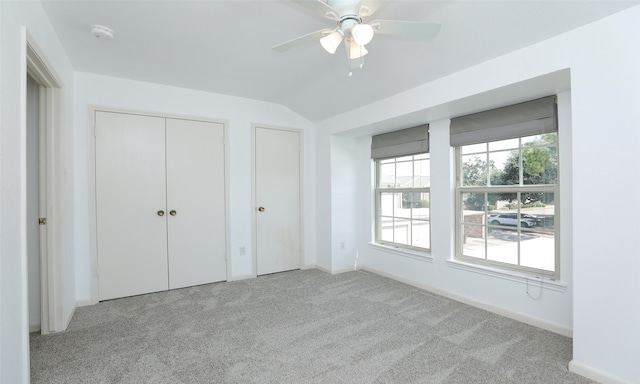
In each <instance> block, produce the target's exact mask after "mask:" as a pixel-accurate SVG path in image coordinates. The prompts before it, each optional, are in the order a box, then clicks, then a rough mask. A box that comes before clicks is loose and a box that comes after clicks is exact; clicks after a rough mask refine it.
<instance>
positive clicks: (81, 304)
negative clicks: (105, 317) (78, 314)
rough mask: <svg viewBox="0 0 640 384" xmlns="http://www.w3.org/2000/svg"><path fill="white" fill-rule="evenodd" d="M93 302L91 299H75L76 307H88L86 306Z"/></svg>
mask: <svg viewBox="0 0 640 384" xmlns="http://www.w3.org/2000/svg"><path fill="white" fill-rule="evenodd" d="M94 304H96V303H94V302H93V301H91V300H79V301H76V308H80V307H88V306H90V305H94ZM74 311H75V308H74Z"/></svg>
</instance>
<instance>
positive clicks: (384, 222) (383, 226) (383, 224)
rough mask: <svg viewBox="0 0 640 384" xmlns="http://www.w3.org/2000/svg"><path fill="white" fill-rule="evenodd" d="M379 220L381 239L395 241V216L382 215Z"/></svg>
mask: <svg viewBox="0 0 640 384" xmlns="http://www.w3.org/2000/svg"><path fill="white" fill-rule="evenodd" d="M379 220H380V221H379V223H380V224H379V225H380V240H381V241H388V242H393V217H381V218H380V219H379Z"/></svg>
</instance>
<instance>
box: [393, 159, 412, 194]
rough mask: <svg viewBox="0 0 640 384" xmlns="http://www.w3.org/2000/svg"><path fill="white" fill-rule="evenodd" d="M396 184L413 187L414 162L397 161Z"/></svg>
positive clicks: (401, 186)
mask: <svg viewBox="0 0 640 384" xmlns="http://www.w3.org/2000/svg"><path fill="white" fill-rule="evenodd" d="M396 186H397V187H398V188H413V162H412V161H407V162H404V163H396Z"/></svg>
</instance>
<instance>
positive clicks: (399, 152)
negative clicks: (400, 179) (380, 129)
mask: <svg viewBox="0 0 640 384" xmlns="http://www.w3.org/2000/svg"><path fill="white" fill-rule="evenodd" d="M427 152H429V124H425V125H420V126H418V127H413V128H407V129H402V130H400V131H393V132H389V133H383V134H381V135H375V136H373V137H372V138H371V158H373V159H376V160H378V159H385V158H391V157H400V156H409V155H415V154H418V153H427Z"/></svg>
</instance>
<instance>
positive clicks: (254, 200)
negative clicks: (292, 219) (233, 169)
mask: <svg viewBox="0 0 640 384" xmlns="http://www.w3.org/2000/svg"><path fill="white" fill-rule="evenodd" d="M258 128H265V129H272V130H276V131H286V132H297V133H298V135H299V136H298V138H299V140H298V148H299V151H298V161H299V169H300V174H299V181H298V182H299V184H300V186H299V189H298V190H299V191H300V192H299V194H300V196H299V205H300V207H299V209H300V268H303V267H304V265H305V263H304V260H305V257H304V249H305V247H304V195H305V194H304V130H302V129H298V128H286V127H280V126H275V125H269V124H259V123H252V124H251V220H252V223H253V225H252V226H251V238H252V243H253V247H252V250H251V253H252V263H253V266H252V269H251V271H252V272H251V273H252V275H253V276H252V277H257V276H258V216H257V212H258V196H257V190H256V189H257V188H256V130H257V129H258Z"/></svg>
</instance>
